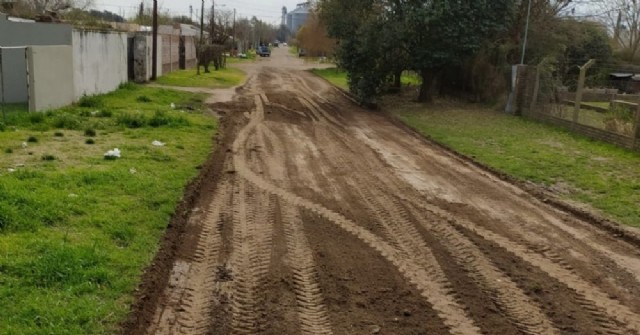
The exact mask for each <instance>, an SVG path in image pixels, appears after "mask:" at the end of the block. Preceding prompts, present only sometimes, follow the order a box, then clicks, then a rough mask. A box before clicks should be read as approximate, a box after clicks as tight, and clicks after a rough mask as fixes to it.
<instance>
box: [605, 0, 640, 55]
mask: <svg viewBox="0 0 640 335" xmlns="http://www.w3.org/2000/svg"><path fill="white" fill-rule="evenodd" d="M597 3H598V6H599V8H600V13H601V19H602V20H603V22H604V23H605V24H606V25H607V27H608V28H609V31H610V32H611V33H612V35H613V37H614V38H615V43H616V45H617V49H619V50H620V51H621V56H622V58H624V60H626V61H633V60H635V59H636V57H637V56H638V53H639V52H640V1H638V0H599V1H597Z"/></svg>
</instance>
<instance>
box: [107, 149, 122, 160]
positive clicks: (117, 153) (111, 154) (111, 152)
mask: <svg viewBox="0 0 640 335" xmlns="http://www.w3.org/2000/svg"><path fill="white" fill-rule="evenodd" d="M104 156H105V157H110V158H120V149H118V148H115V149H113V150H109V151H107V152H106V153H105V154H104Z"/></svg>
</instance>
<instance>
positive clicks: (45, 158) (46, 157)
mask: <svg viewBox="0 0 640 335" xmlns="http://www.w3.org/2000/svg"><path fill="white" fill-rule="evenodd" d="M41 159H42V160H43V161H55V160H56V156H54V155H51V154H44V155H42V158H41Z"/></svg>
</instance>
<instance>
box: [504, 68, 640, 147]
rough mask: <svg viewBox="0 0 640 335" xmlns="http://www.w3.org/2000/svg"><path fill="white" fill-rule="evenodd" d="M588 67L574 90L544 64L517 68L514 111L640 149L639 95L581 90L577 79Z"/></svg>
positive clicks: (600, 138)
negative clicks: (558, 81)
mask: <svg viewBox="0 0 640 335" xmlns="http://www.w3.org/2000/svg"><path fill="white" fill-rule="evenodd" d="M590 65H591V64H590ZM587 68H588V67H585V68H584V71H583V74H582V76H581V78H580V79H579V80H578V89H577V91H576V92H567V91H565V90H563V89H561V88H560V85H559V84H558V83H557V81H556V80H555V79H554V77H553V69H550V68H548V67H547V66H546V65H545V64H544V63H543V64H540V65H538V66H522V67H520V69H519V71H518V80H517V83H518V84H517V87H516V103H515V105H516V114H517V115H521V116H524V117H527V118H530V119H534V120H537V121H541V122H545V123H549V124H553V125H556V126H560V127H563V128H565V129H567V130H569V131H571V132H574V133H578V134H581V135H584V136H586V137H589V138H592V139H596V140H601V141H604V142H608V143H612V144H614V145H617V146H620V147H624V148H628V149H633V150H638V151H640V95H627V94H619V93H618V92H617V91H614V90H609V89H600V90H591V89H584V88H583V87H581V85H580V81H582V80H583V78H584V73H585V72H586V70H587Z"/></svg>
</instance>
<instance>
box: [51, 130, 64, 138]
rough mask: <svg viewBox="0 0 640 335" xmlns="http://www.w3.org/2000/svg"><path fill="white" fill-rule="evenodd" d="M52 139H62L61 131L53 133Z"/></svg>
mask: <svg viewBox="0 0 640 335" xmlns="http://www.w3.org/2000/svg"><path fill="white" fill-rule="evenodd" d="M53 136H54V137H64V133H63V132H61V131H56V132H55V133H53Z"/></svg>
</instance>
